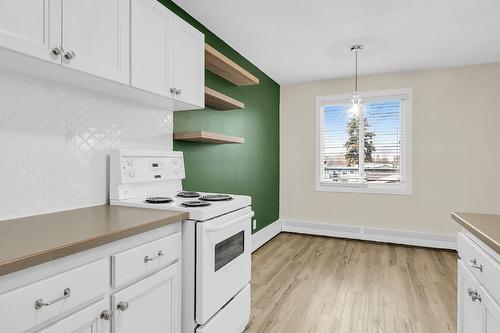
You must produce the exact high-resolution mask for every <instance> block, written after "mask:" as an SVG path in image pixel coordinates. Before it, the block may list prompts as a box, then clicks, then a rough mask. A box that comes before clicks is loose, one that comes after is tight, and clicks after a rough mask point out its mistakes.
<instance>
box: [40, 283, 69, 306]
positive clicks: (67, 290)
mask: <svg viewBox="0 0 500 333" xmlns="http://www.w3.org/2000/svg"><path fill="white" fill-rule="evenodd" d="M70 296H71V289H70V288H66V289H64V293H63V295H62V296H61V297H58V298H55V299H53V300H52V301H48V302H44V301H43V299H42V298H39V299H37V300H36V301H35V309H37V310H38V309H41V308H42V307H44V306H49V305H52V304H54V303H57V302H59V301H62V300H63V299H66V298H68V297H70Z"/></svg>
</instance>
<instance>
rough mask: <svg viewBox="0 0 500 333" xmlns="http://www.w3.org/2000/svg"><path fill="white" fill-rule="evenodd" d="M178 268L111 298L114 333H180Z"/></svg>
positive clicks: (168, 269) (144, 281) (175, 267)
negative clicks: (113, 312)
mask: <svg viewBox="0 0 500 333" xmlns="http://www.w3.org/2000/svg"><path fill="white" fill-rule="evenodd" d="M180 274H181V273H180V264H179V263H175V264H173V265H171V266H169V267H167V268H164V269H162V270H160V271H159V272H157V273H155V274H153V275H151V276H149V277H147V278H145V279H143V280H141V281H139V282H137V283H135V284H133V285H131V286H130V287H127V288H125V289H124V290H122V291H120V292H118V293H116V294H114V295H113V296H112V305H113V309H114V311H115V314H114V315H113V332H114V333H137V332H148V333H180V330H181V326H180V325H181V320H180V319H181V318H180V315H181V312H180V306H181V295H180V291H181V289H180Z"/></svg>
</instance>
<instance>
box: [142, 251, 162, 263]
mask: <svg viewBox="0 0 500 333" xmlns="http://www.w3.org/2000/svg"><path fill="white" fill-rule="evenodd" d="M163 255H165V254H164V253H163V252H162V251H161V250H159V251H158V253H157V254H156V256H155V257H153V258H150V257H149V256H145V257H144V262H145V263H148V262H150V261H153V260H156V259H158V258H159V257H161V256H163Z"/></svg>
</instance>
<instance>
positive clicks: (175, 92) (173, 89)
mask: <svg viewBox="0 0 500 333" xmlns="http://www.w3.org/2000/svg"><path fill="white" fill-rule="evenodd" d="M170 93H171V94H172V96H174V95H177V89H175V88H170Z"/></svg>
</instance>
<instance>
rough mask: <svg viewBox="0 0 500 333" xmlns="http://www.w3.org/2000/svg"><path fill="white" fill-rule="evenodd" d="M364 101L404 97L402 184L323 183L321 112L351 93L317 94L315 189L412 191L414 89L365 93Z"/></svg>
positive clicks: (402, 111)
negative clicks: (325, 107)
mask: <svg viewBox="0 0 500 333" xmlns="http://www.w3.org/2000/svg"><path fill="white" fill-rule="evenodd" d="M360 96H361V98H362V100H363V103H365V102H370V101H374V100H384V99H387V100H388V99H399V100H401V130H402V131H403V138H404V140H403V142H402V145H401V158H400V163H401V164H400V170H401V173H400V175H401V179H402V182H401V183H397V184H370V183H366V184H361V183H360V184H352V183H349V184H345V183H332V184H326V183H322V182H321V174H322V160H321V159H322V154H321V152H322V151H323V140H322V138H321V125H322V124H321V122H322V117H321V113H322V111H323V108H324V106H326V105H332V104H341V103H346V102H348V101H350V99H351V98H352V93H350V94H341V95H331V96H317V97H316V156H315V159H316V160H315V183H316V191H320V192H347V193H375V194H405V195H410V194H412V88H404V89H395V90H383V91H369V92H362V93H360Z"/></svg>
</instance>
